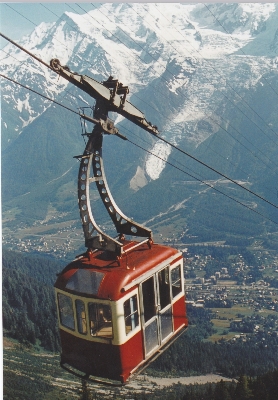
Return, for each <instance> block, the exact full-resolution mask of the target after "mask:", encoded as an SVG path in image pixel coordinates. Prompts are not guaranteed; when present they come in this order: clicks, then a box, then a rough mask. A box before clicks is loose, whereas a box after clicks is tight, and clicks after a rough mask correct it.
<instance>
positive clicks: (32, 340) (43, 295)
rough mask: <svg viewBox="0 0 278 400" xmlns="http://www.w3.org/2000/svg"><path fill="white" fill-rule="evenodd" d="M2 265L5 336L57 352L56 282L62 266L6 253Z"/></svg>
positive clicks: (38, 258)
mask: <svg viewBox="0 0 278 400" xmlns="http://www.w3.org/2000/svg"><path fill="white" fill-rule="evenodd" d="M2 265H3V278H2V279H3V280H2V290H3V298H2V301H3V331H4V335H5V336H9V337H12V338H14V339H17V340H19V341H20V342H22V343H26V344H32V345H35V344H38V345H41V346H42V347H44V348H45V349H46V350H50V351H58V350H59V334H58V327H57V314H56V305H55V298H54V290H53V282H54V281H55V277H56V273H57V272H58V271H59V270H61V264H60V263H59V262H57V261H53V260H51V259H47V258H42V257H34V256H30V255H28V256H27V255H26V256H23V255H22V254H20V253H15V252H8V251H5V250H4V251H3V262H2Z"/></svg>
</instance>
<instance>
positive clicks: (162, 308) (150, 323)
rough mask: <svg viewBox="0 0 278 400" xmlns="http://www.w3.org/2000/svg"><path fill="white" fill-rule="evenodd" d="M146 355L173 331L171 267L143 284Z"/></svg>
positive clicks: (142, 303) (142, 302) (143, 323)
mask: <svg viewBox="0 0 278 400" xmlns="http://www.w3.org/2000/svg"><path fill="white" fill-rule="evenodd" d="M141 295H142V301H141V307H142V313H141V314H142V316H143V321H142V325H143V332H144V344H145V356H147V355H149V354H150V353H152V352H153V351H154V350H155V349H156V348H158V347H160V346H161V345H162V344H163V342H164V341H165V340H166V339H167V337H168V336H169V335H170V334H171V333H172V332H173V323H172V305H171V294H170V281H169V267H168V266H167V267H165V268H164V269H162V270H160V271H159V272H157V273H156V274H154V275H153V276H151V277H150V278H148V279H147V280H146V281H144V282H142V284H141Z"/></svg>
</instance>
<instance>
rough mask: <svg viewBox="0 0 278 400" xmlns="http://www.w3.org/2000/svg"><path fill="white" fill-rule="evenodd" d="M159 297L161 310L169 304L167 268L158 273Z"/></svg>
mask: <svg viewBox="0 0 278 400" xmlns="http://www.w3.org/2000/svg"><path fill="white" fill-rule="evenodd" d="M158 283H159V295H160V306H161V309H163V308H165V307H166V306H168V304H170V303H171V296H170V281H169V267H166V268H164V269H163V270H161V271H159V273H158Z"/></svg>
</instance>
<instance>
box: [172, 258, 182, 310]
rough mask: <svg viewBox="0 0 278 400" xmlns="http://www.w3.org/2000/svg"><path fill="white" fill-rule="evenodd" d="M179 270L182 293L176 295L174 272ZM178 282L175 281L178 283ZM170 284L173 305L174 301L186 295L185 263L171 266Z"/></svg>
mask: <svg viewBox="0 0 278 400" xmlns="http://www.w3.org/2000/svg"><path fill="white" fill-rule="evenodd" d="M176 268H179V275H180V276H179V281H180V291H179V292H177V293H176V294H175V295H174V291H173V287H174V282H173V271H174V270H175V269H176ZM177 281H178V280H175V282H177ZM170 282H171V298H172V301H171V302H172V303H173V301H174V300H176V298H177V297H179V296H181V295H184V280H183V263H182V262H181V261H180V262H179V263H178V264H176V265H173V266H171V268H170Z"/></svg>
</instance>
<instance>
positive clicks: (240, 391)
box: [235, 375, 253, 400]
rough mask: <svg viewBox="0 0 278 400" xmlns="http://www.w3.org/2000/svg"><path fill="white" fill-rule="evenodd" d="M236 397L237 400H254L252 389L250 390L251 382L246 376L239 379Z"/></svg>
mask: <svg viewBox="0 0 278 400" xmlns="http://www.w3.org/2000/svg"><path fill="white" fill-rule="evenodd" d="M235 396H236V399H237V400H248V399H251V398H253V394H252V391H251V389H250V388H249V382H248V379H247V377H246V376H245V375H241V376H240V377H239V379H238V382H237V385H236V390H235Z"/></svg>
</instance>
